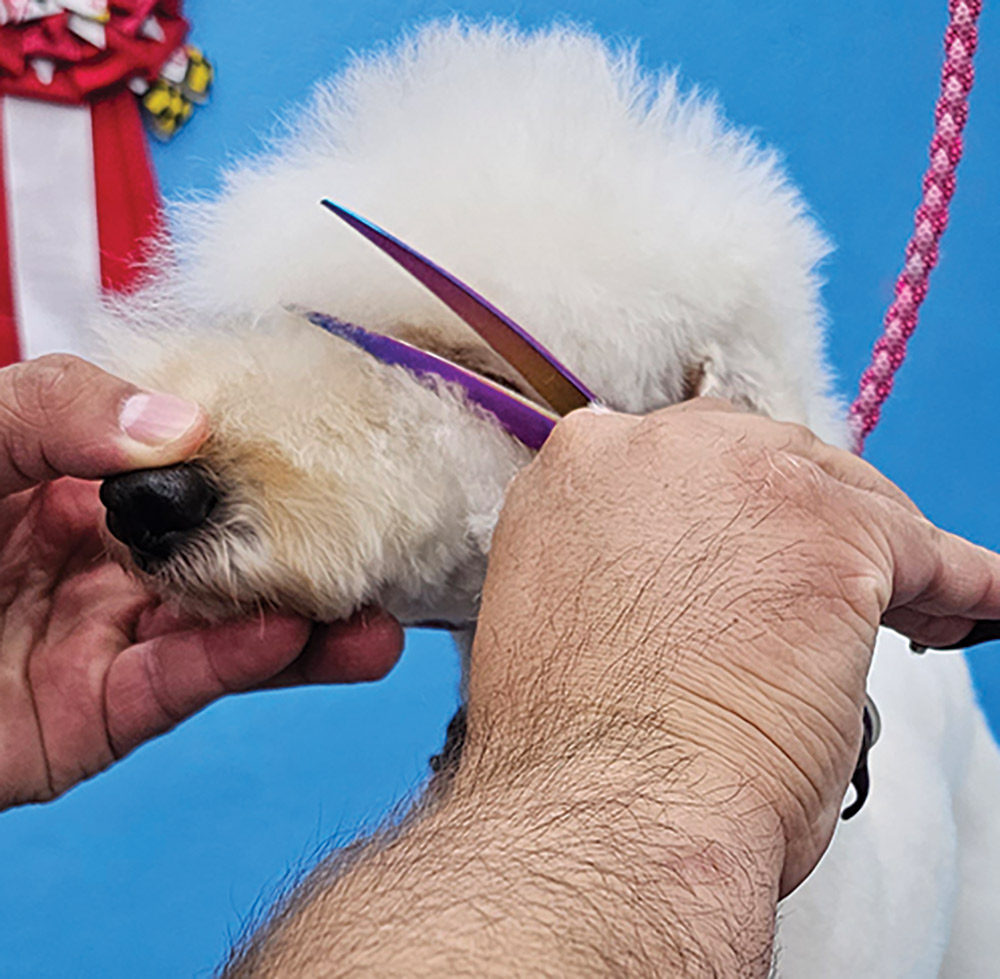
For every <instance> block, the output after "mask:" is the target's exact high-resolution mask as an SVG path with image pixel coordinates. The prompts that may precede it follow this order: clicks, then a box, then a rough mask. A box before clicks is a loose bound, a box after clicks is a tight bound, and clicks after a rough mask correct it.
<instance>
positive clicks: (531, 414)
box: [302, 312, 558, 449]
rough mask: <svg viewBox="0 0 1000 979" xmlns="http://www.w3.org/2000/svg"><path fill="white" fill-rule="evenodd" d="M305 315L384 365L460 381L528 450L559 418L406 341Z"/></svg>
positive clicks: (538, 443) (332, 319)
mask: <svg viewBox="0 0 1000 979" xmlns="http://www.w3.org/2000/svg"><path fill="white" fill-rule="evenodd" d="M302 315H303V316H305V318H306V319H307V320H309V322H310V323H314V324H315V325H316V326H318V327H321V328H322V329H324V330H326V331H327V333H332V334H333V335H334V336H336V337H340V338H341V339H342V340H346V341H347V342H348V343H352V344H354V346H356V347H360V348H361V349H362V350H364V351H366V352H367V353H369V354H371V355H372V356H373V357H374V358H375V359H376V360H379V361H381V362H382V363H383V364H393V365H398V366H400V367H405V368H406V369H407V370H409V371H411V372H412V373H413V374H416V375H417V377H421V378H428V377H430V378H440V379H441V380H443V381H446V382H447V383H449V384H457V385H458V386H459V387H461V388H462V389H463V390H464V391H465V394H466V397H467V398H468V399H469V401H471V402H472V403H473V404H476V405H479V407H481V408H484V409H485V410H486V411H488V412H490V414H492V415H494V416H495V417H496V419H497V421H498V422H499V423H500V424H501V425H502V426H503V427H504V429H506V430H507V431H508V432H509V433H510V434H511V435H513V436H514V438H516V439H517V440H518V441H520V442H523V443H524V444H525V445H526V446H528V448H529V449H540V448H541V447H542V444H543V443H544V442H545V440H546V439H547V438H548V437H549V433H550V432H551V431H552V429H553V428H554V427H555V424H556V422H557V421H558V419H557V418H556V417H555V416H554V415H550V414H549V413H548V412H547V411H545V410H544V409H542V408H539V407H538V406H537V405H533V404H532V403H531V402H530V401H528V400H527V399H526V398H522V397H521V396H520V395H518V394H515V393H514V392H512V391H506V390H504V389H503V388H502V387H500V385H498V384H494V383H493V382H492V381H489V380H487V379H486V378H484V377H480V376H479V375H478V374H473V373H472V371H467V370H465V368H463V367H459V366H458V364H453V363H452V362H451V361H450V360H445V359H444V358H443V357H438V356H436V355H435V354H432V353H428V352H427V351H426V350H421V349H420V348H419V347H414V346H411V345H410V344H408V343H405V342H404V341H403V340H397V339H395V337H387V336H385V335H384V334H382V333H372V332H371V331H369V330H366V329H364V328H363V327H360V326H355V325H354V324H353V323H345V322H343V321H342V320H338V319H336V317H333V316H327V315H325V314H324V313H316V312H303V313H302Z"/></svg>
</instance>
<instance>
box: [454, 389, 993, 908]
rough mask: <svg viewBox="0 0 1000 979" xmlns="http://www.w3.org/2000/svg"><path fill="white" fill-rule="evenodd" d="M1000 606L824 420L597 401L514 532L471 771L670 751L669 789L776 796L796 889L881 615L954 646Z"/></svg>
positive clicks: (544, 456)
mask: <svg viewBox="0 0 1000 979" xmlns="http://www.w3.org/2000/svg"><path fill="white" fill-rule="evenodd" d="M997 617H1000V558H998V557H997V556H996V555H994V554H992V553H989V552H987V551H985V550H983V549H981V548H979V547H976V546H974V545H972V544H970V543H967V542H966V541H963V540H960V539H958V538H956V537H954V536H952V535H950V534H947V533H945V532H943V531H941V530H938V529H937V528H935V527H934V526H933V525H932V524H930V523H929V522H928V521H927V520H926V519H925V518H924V517H923V516H921V514H920V513H919V512H918V510H917V509H916V507H915V506H914V505H913V503H912V502H910V500H909V499H908V498H907V497H906V496H905V495H904V494H903V493H902V492H901V491H900V490H899V489H898V488H896V487H895V486H894V485H893V484H891V483H890V482H889V481H888V480H886V479H885V478H884V477H882V476H881V475H880V474H879V473H878V472H876V471H875V470H874V469H873V468H872V467H871V466H869V465H868V464H867V463H865V462H863V461H862V460H860V459H858V458H856V457H855V456H852V455H851V454H849V453H847V452H844V451H841V450H838V449H833V448H831V447H829V446H827V445H825V444H824V443H822V442H820V441H819V440H818V439H817V438H815V437H814V436H813V435H812V434H811V433H810V432H809V431H808V430H807V429H805V428H802V427H799V426H795V425H786V424H779V423H776V422H774V421H771V420H769V419H766V418H762V417H759V416H755V415H750V414H745V413H741V412H737V411H735V410H733V409H732V408H731V407H729V406H728V405H725V404H723V403H721V402H707V401H697V402H690V403H688V404H685V405H682V406H677V407H674V408H671V409H667V410H665V411H662V412H660V413H657V414H655V415H651V416H648V417H645V418H637V417H631V416H624V415H615V414H610V413H608V414H599V413H595V412H589V411H585V412H580V413H576V414H574V415H572V416H570V417H569V418H568V419H566V420H564V421H563V422H561V423H560V425H559V426H558V427H557V428H556V430H555V432H554V433H553V435H552V436H551V438H550V440H549V442H548V443H547V444H546V445H545V447H544V448H543V449H542V451H541V453H540V454H539V456H538V457H537V459H536V460H535V461H534V463H533V464H532V465H531V466H529V467H528V469H527V470H526V471H524V472H523V473H522V474H520V475H519V476H518V477H517V479H516V480H515V482H514V484H513V486H512V488H511V490H510V492H509V495H508V499H507V502H506V505H505V508H504V511H503V514H502V517H501V520H500V524H499V526H498V528H497V531H496V534H495V537H494V543H493V550H492V555H491V559H490V567H489V574H488V578H487V583H486V588H485V592H484V603H483V611H482V617H481V619H480V627H479V633H478V635H477V640H476V645H475V647H474V649H473V654H472V660H471V663H472V665H471V674H470V678H469V717H468V726H469V733H468V742H467V752H468V754H469V765H470V766H471V768H470V771H472V772H475V771H476V770H477V765H476V764H475V763H474V761H475V759H476V758H477V757H479V756H482V755H487V756H490V757H491V758H492V762H491V764H493V763H495V764H494V767H496V766H497V765H499V766H500V767H502V766H503V765H504V764H509V766H510V768H511V769H512V771H519V770H522V769H523V768H524V767H525V766H526V765H528V764H529V763H534V762H539V763H542V762H545V763H549V762H551V760H552V758H553V757H556V758H559V757H561V758H562V762H563V765H564V767H565V765H566V764H568V759H570V758H573V757H576V756H577V755H579V754H581V753H582V754H588V753H590V754H594V755H595V757H596V756H598V755H599V753H600V751H602V750H603V751H604V759H603V762H602V764H603V763H604V762H606V763H607V764H608V766H609V768H608V771H609V772H610V771H612V770H616V771H618V770H619V769H620V768H624V769H626V770H627V764H625V763H624V762H623V761H622V760H623V759H627V758H629V757H632V756H634V757H635V758H636V759H637V760H636V765H639V764H641V763H643V762H641V761H640V760H644V762H645V763H652V762H653V761H654V760H656V764H654V765H653V766H652V769H650V770H651V771H653V772H654V773H655V771H656V770H657V769H656V765H659V769H658V770H659V772H660V773H661V779H660V782H661V783H662V786H663V789H662V792H661V795H660V797H659V798H660V799H661V800H665V799H666V798H667V785H668V783H669V784H670V785H671V786H672V788H676V782H677V779H678V778H679V777H680V774H679V773H681V772H684V773H686V774H685V778H686V779H687V780H689V781H690V782H691V784H692V786H695V785H696V786H697V791H700V792H703V793H704V795H705V797H706V798H707V799H708V798H714V799H715V800H716V802H718V803H719V804H718V806H717V807H716V809H717V811H719V812H725V811H726V806H728V807H729V810H730V811H731V812H732V813H734V814H737V815H738V816H739V820H740V825H741V826H742V827H747V826H749V825H750V824H751V818H750V817H751V816H753V817H755V818H756V817H758V816H759V815H760V813H761V810H762V809H764V810H771V811H773V813H774V814H775V815H776V816H777V823H778V825H779V826H780V836H781V846H782V849H783V852H784V856H783V859H782V868H781V871H782V872H781V878H780V890H781V893H782V894H786V893H788V892H789V891H790V890H791V889H792V888H794V887H795V886H796V885H797V884H798V883H799V882H800V881H801V880H802V879H803V878H804V877H805V876H806V875H807V874H808V873H809V871H810V870H811V869H812V868H813V866H814V865H815V864H816V862H817V861H818V859H819V857H820V856H821V854H822V853H823V851H824V849H825V848H826V846H827V845H828V842H829V840H830V838H831V835H832V832H833V829H834V826H835V823H836V820H837V817H838V811H839V809H840V806H841V803H842V800H843V797H844V790H845V788H846V786H847V783H848V780H849V777H850V775H851V772H852V770H853V768H854V765H855V763H856V761H857V757H858V749H859V743H860V739H861V715H862V704H863V696H864V692H865V680H866V675H867V672H868V668H869V664H870V656H871V651H872V649H873V646H874V642H875V636H876V632H877V630H878V627H879V625H880V623H883V624H885V625H888V626H891V627H892V628H894V629H897V630H899V631H901V632H903V633H905V634H906V635H908V636H910V637H911V638H913V639H915V640H917V641H918V642H920V643H924V644H926V645H929V646H944V645H947V644H949V643H952V642H955V641H957V640H959V639H961V638H962V637H963V636H965V635H966V634H967V633H968V632H969V630H970V628H971V627H972V625H973V623H974V621H975V620H977V619H982V618H997ZM602 739H603V741H606V744H603V748H602V743H603V742H602ZM560 752H562V755H560V754H559V753H560ZM612 759H614V762H615V764H616V765H617V764H619V763H621V764H620V765H619V769H616V768H615V767H614V765H612ZM463 764H465V763H464V762H463ZM488 768H489V766H487V769H488ZM478 770H479V771H480V772H482V771H484V770H486V769H483V768H481V767H479V768H478ZM668 772H669V773H670V776H669V778H668V777H667V774H666V773H668ZM647 774H648V773H647ZM512 777H513V776H512ZM616 777H617V778H618V779H619V780H620V783H621V785H622V786H624V785H625V784H626V783H627V776H625V775H623V774H622V773H621V771H619V774H618V775H617V776H614V777H613V776H611V775H609V776H608V779H609V782H611V783H613V782H614V781H615V778H616ZM650 784H652V785H655V784H656V780H655V779H649V780H648V781H647V783H646V789H645V791H646V792H647V793H648V794H650V795H653V796H655V795H656V792H657V791H660V790H656V789H651V788H649V786H650ZM595 791H596V790H595ZM604 791H606V792H611V793H614V791H615V785H613V784H608V785H606V786H605V788H604ZM713 793H715V794H714V795H713ZM671 798H673V800H674V803H676V795H674V796H672V797H671ZM722 803H725V805H723V804H722ZM663 811H664V813H665V816H664V818H665V819H666V820H668V821H669V818H670V815H671V810H670V809H669V807H665V808H664V809H663ZM678 811H680V807H679V806H678V805H674V808H673V812H674V813H676V812H678Z"/></svg>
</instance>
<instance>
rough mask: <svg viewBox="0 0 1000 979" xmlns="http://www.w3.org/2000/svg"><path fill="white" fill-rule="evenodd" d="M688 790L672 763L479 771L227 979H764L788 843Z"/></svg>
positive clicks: (749, 809)
mask: <svg viewBox="0 0 1000 979" xmlns="http://www.w3.org/2000/svg"><path fill="white" fill-rule="evenodd" d="M504 757H509V755H508V753H507V752H506V751H505V752H504ZM668 759H669V760H668ZM692 773H693V769H692V765H691V763H690V761H689V760H688V759H683V758H681V759H678V758H677V757H676V756H675V755H674V754H673V753H672V752H671V751H670V750H669V749H667V748H665V749H664V750H663V751H662V752H660V751H658V750H656V749H655V748H652V749H647V750H644V751H643V752H642V753H641V754H639V753H636V752H629V753H628V754H623V753H621V752H620V751H619V752H616V753H615V754H614V755H613V756H611V755H609V754H608V753H607V751H605V750H603V749H600V750H597V749H595V750H588V749H586V748H580V749H578V750H574V751H571V752H563V753H561V756H560V757H557V756H556V754H555V753H552V754H550V756H549V757H548V759H546V760H545V761H543V762H539V763H536V762H533V763H532V764H531V765H528V766H519V765H517V764H514V765H506V764H501V765H497V759H496V758H492V757H491V758H480V759H477V758H475V757H467V758H466V759H465V760H464V761H463V764H462V767H461V769H460V771H459V773H458V774H457V775H456V777H455V780H454V783H453V784H452V785H451V786H449V787H448V788H447V789H446V790H444V791H442V792H439V794H438V796H437V798H433V799H432V798H428V799H427V800H425V802H424V803H423V804H422V805H421V806H420V807H419V808H418V809H417V810H416V811H415V812H414V813H412V814H411V815H410V816H409V817H408V818H407V820H406V821H405V822H404V824H403V825H402V826H401V827H399V828H398V829H397V830H395V831H394V832H387V833H383V834H382V835H381V836H379V837H376V838H373V839H371V840H369V841H367V842H366V843H363V844H361V845H360V846H358V847H356V848H355V849H354V850H353V851H352V852H349V853H347V854H342V855H340V856H339V857H337V858H335V859H334V860H333V861H331V862H329V863H328V864H327V865H325V866H323V867H321V868H320V869H319V870H317V871H316V872H315V873H314V874H313V875H312V877H311V879H310V880H309V881H308V882H307V884H306V885H305V887H304V888H303V889H301V890H300V891H299V893H298V895H297V896H296V897H294V898H293V900H292V901H291V903H290V904H289V905H288V906H287V907H286V908H285V909H284V911H283V912H281V913H279V915H278V916H277V917H276V918H275V919H274V921H273V923H272V924H271V925H270V926H269V927H268V928H266V929H264V930H263V931H262V932H261V933H260V934H259V935H258V936H257V937H256V938H255V939H254V941H253V942H252V943H251V944H250V945H249V946H248V947H247V948H246V949H245V950H244V952H243V955H242V957H241V958H240V960H239V961H238V962H234V963H233V964H232V965H231V967H230V971H229V972H228V973H227V976H229V977H230V979H237V977H240V979H242V977H246V976H268V977H272V976H273V977H285V976H299V975H309V976H317V977H320V976H341V975H379V976H397V975H398V976H407V977H419V976H424V975H426V976H438V975H455V976H460V975H475V976H507V975H527V974H531V975H553V976H565V975H579V976H588V975H593V976H597V975H630V976H642V975H664V974H668V975H672V976H678V977H702V976H717V975H719V976H746V977H757V976H766V975H767V973H768V970H769V967H770V960H771V940H772V936H773V927H774V906H775V902H776V900H777V889H778V878H779V876H780V872H781V864H782V856H783V851H782V849H781V846H780V832H778V830H777V827H775V826H774V823H773V820H772V819H771V817H770V816H769V815H768V814H767V813H766V812H765V811H764V810H762V809H761V807H760V806H758V805H756V804H755V803H754V801H753V797H752V796H751V795H749V794H747V793H746V787H744V786H740V785H739V784H738V781H737V780H736V779H733V780H732V781H730V782H729V784H728V785H727V784H722V783H719V782H718V780H715V781H714V784H713V785H710V784H709V782H708V779H707V777H701V776H699V777H697V778H694V777H693V774H692ZM720 795H722V796H725V800H726V805H725V806H722V807H720V806H719V802H720ZM720 808H721V810H722V811H723V812H725V813H727V815H726V816H720V815H719V811H720Z"/></svg>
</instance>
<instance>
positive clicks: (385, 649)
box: [268, 610, 404, 687]
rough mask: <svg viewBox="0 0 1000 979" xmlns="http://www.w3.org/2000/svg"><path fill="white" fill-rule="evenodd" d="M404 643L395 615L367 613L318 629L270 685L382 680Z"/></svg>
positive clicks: (282, 685)
mask: <svg viewBox="0 0 1000 979" xmlns="http://www.w3.org/2000/svg"><path fill="white" fill-rule="evenodd" d="M403 644H404V633H403V628H402V626H401V625H400V624H399V623H398V622H397V621H396V620H395V619H394V618H392V616H390V615H387V614H386V613H385V612H380V611H377V610H366V611H365V612H362V613H361V614H360V615H357V616H354V617H353V618H351V619H348V620H347V621H346V622H333V623H330V624H327V625H321V626H317V627H315V628H314V629H313V633H312V635H311V636H310V638H309V641H308V643H307V644H306V647H305V649H303V650H302V653H301V654H300V655H299V657H298V658H297V659H296V660H295V662H294V663H292V664H291V665H290V666H288V667H286V668H285V669H284V670H282V671H281V672H280V673H279V674H278V675H277V676H275V677H274V678H273V679H272V680H271V681H270V682H269V683H268V686H271V687H288V686H301V685H304V684H310V683H368V682H371V681H374V680H381V679H382V678H383V677H384V676H386V674H388V673H389V671H390V670H391V669H392V668H393V667H394V666H395V665H396V663H397V662H398V661H399V657H400V655H401V654H402V652H403Z"/></svg>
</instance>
